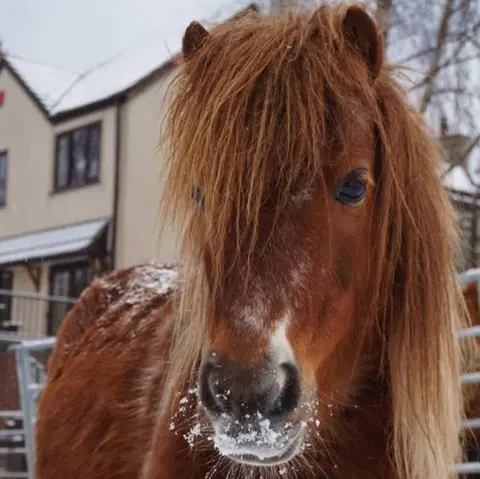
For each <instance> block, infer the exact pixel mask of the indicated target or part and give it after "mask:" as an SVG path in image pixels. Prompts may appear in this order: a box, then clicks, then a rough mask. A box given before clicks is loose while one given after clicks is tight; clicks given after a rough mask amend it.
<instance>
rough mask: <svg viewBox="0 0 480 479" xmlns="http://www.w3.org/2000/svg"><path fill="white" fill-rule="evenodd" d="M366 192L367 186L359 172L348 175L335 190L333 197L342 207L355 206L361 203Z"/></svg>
mask: <svg viewBox="0 0 480 479" xmlns="http://www.w3.org/2000/svg"><path fill="white" fill-rule="evenodd" d="M366 192H367V185H366V183H365V180H364V179H363V178H362V176H361V174H360V171H358V170H354V171H352V172H351V173H349V174H348V175H347V176H346V177H345V178H344V179H343V180H342V181H341V182H340V183H339V184H338V185H337V187H336V188H335V193H334V197H335V199H336V200H337V201H340V202H341V203H343V204H344V205H348V206H356V205H358V204H360V203H361V201H362V200H363V198H364V197H365V193H366Z"/></svg>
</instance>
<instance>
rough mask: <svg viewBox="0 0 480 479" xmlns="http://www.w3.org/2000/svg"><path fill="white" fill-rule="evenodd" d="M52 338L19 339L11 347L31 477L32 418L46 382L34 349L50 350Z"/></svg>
mask: <svg viewBox="0 0 480 479" xmlns="http://www.w3.org/2000/svg"><path fill="white" fill-rule="evenodd" d="M55 343H56V338H54V337H49V338H44V339H38V340H31V341H22V342H21V343H20V344H15V345H13V346H12V347H11V349H12V350H13V351H15V358H16V363H17V377H18V383H19V390H20V404H21V409H22V413H23V433H24V438H25V454H26V458H27V476H26V477H28V478H29V479H34V477H35V422H36V411H37V402H38V399H39V398H40V394H41V393H42V391H43V389H44V387H45V382H46V377H47V374H46V368H45V365H44V364H43V363H42V362H41V361H39V360H38V358H36V357H35V353H45V352H48V353H50V352H51V351H52V350H53V348H54V346H55Z"/></svg>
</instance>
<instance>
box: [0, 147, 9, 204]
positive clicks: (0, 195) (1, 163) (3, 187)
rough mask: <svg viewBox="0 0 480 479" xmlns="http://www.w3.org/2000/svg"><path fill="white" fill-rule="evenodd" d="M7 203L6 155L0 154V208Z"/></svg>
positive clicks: (4, 153)
mask: <svg viewBox="0 0 480 479" xmlns="http://www.w3.org/2000/svg"><path fill="white" fill-rule="evenodd" d="M6 201H7V153H6V152H3V153H0V206H4V205H5V203H6Z"/></svg>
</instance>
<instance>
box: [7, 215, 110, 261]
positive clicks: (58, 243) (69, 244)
mask: <svg viewBox="0 0 480 479" xmlns="http://www.w3.org/2000/svg"><path fill="white" fill-rule="evenodd" d="M108 222H109V220H108V219H105V218H102V219H98V220H94V221H89V222H86V223H79V224H75V225H70V226H62V227H59V228H53V229H49V230H45V231H37V232H34V233H27V234H24V235H20V236H14V237H10V238H4V239H2V240H0V265H2V264H18V263H23V262H29V261H33V260H40V259H41V260H44V259H47V258H51V257H56V256H61V255H68V254H73V253H84V252H85V251H87V250H88V249H89V248H90V247H91V246H93V245H94V243H95V242H96V240H97V239H98V238H99V237H100V235H101V234H102V233H103V231H105V228H106V227H107V225H108Z"/></svg>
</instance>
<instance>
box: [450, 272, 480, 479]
mask: <svg viewBox="0 0 480 479" xmlns="http://www.w3.org/2000/svg"><path fill="white" fill-rule="evenodd" d="M459 279H460V283H461V284H462V285H466V284H467V283H470V282H472V281H475V282H476V283H477V295H479V291H480V268H473V269H469V270H467V271H464V272H463V273H461V274H460V275H459ZM478 297H479V300H480V295H479V296H478ZM477 337H480V326H473V327H470V328H466V329H462V330H460V331H457V338H459V339H460V340H461V339H463V338H477ZM460 381H461V383H462V384H477V383H480V372H476V371H474V372H468V373H465V374H462V376H460ZM462 427H463V428H464V429H479V428H480V418H479V417H476V418H468V419H466V420H465V421H464V422H463V424H462ZM454 471H455V472H456V473H457V474H480V462H477V461H471V462H463V463H459V464H455V466H454Z"/></svg>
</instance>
